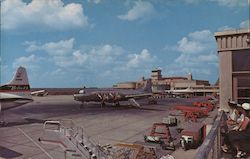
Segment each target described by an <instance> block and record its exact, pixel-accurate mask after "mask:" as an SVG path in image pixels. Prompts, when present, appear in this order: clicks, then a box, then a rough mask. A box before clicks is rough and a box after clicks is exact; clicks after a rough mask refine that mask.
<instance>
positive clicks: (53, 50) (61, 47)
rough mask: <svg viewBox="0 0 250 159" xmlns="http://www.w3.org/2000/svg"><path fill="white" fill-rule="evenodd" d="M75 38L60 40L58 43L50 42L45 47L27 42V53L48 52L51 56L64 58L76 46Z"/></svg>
mask: <svg viewBox="0 0 250 159" xmlns="http://www.w3.org/2000/svg"><path fill="white" fill-rule="evenodd" d="M74 41H75V39H74V38H71V39H69V40H60V41H58V42H49V43H46V44H44V45H40V46H39V45H37V44H36V42H34V41H32V42H29V41H26V42H25V43H24V45H27V46H28V47H27V48H26V51H27V52H34V51H41V50H42V51H46V52H47V53H48V54H49V55H51V56H62V55H66V54H69V53H71V52H72V50H73V45H74Z"/></svg>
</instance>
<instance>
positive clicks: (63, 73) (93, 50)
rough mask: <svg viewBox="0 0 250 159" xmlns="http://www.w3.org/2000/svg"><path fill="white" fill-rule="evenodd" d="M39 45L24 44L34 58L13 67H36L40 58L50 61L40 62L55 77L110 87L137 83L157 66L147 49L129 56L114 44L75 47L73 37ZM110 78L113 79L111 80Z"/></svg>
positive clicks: (25, 58) (155, 58)
mask: <svg viewBox="0 0 250 159" xmlns="http://www.w3.org/2000/svg"><path fill="white" fill-rule="evenodd" d="M38 43H39V42H36V41H31V42H25V43H24V44H25V46H26V51H27V52H29V53H31V52H32V53H33V55H32V56H29V57H21V58H20V59H18V60H16V61H17V62H15V65H17V63H26V64H32V65H35V63H38V64H39V61H38V60H36V59H37V58H38V56H40V58H41V59H49V60H43V62H45V63H46V64H44V65H48V66H49V68H51V71H53V70H54V71H56V73H57V74H60V78H62V79H63V78H67V77H68V76H69V75H72V76H75V75H77V77H78V78H76V79H75V80H76V82H78V83H79V82H80V80H79V79H81V78H82V79H83V78H84V79H85V80H86V81H88V82H90V83H95V82H96V83H99V84H100V83H102V84H103V85H105V84H104V83H103V81H106V82H105V83H109V85H111V84H114V83H115V81H121V80H123V81H124V80H125V81H126V80H136V79H137V78H139V77H140V76H143V75H148V73H149V72H150V70H151V69H152V68H154V67H153V66H154V65H155V64H156V63H157V57H155V56H153V55H152V54H151V53H150V51H149V50H148V49H146V48H144V49H142V50H141V51H139V52H136V53H131V52H130V51H128V50H125V49H124V48H122V47H120V46H117V45H114V44H113V45H112V44H100V45H82V46H80V47H78V46H76V45H75V40H74V38H70V39H66V40H59V41H53V42H47V43H44V44H38ZM20 61H22V62H20ZM49 74H51V73H48V75H49ZM83 75H87V76H86V77H85V76H83ZM110 77H112V80H111V79H110ZM58 78H59V75H58ZM52 80H53V79H52ZM72 80H73V79H72ZM93 80H94V82H93ZM47 81H48V80H47ZM72 82H73V81H72Z"/></svg>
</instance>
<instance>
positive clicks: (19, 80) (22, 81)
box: [8, 66, 29, 86]
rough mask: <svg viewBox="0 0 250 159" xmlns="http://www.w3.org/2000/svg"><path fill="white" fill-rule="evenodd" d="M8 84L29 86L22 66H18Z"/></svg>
mask: <svg viewBox="0 0 250 159" xmlns="http://www.w3.org/2000/svg"><path fill="white" fill-rule="evenodd" d="M8 85H16V86H19V85H20V86H29V80H28V75H27V72H26V69H25V68H24V67H21V66H20V67H19V68H18V69H17V71H16V73H15V75H14V77H13V78H12V80H11V81H10V82H9V83H8Z"/></svg>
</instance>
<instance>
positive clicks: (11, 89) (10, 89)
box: [0, 85, 30, 92]
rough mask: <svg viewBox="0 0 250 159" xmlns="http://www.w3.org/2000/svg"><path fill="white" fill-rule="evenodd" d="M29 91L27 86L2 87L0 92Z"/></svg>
mask: <svg viewBox="0 0 250 159" xmlns="http://www.w3.org/2000/svg"><path fill="white" fill-rule="evenodd" d="M27 91H30V86H29V85H3V86H1V87H0V92H27Z"/></svg>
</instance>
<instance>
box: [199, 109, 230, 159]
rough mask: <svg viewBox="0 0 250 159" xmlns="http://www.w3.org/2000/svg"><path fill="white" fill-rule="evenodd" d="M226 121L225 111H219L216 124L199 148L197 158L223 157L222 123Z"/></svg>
mask: <svg viewBox="0 0 250 159" xmlns="http://www.w3.org/2000/svg"><path fill="white" fill-rule="evenodd" d="M225 121H226V114H225V112H224V111H219V113H218V115H217V118H216V119H215V121H214V124H213V126H212V128H211V130H210V132H209V133H208V135H207V136H206V139H205V141H204V142H203V144H202V145H201V146H200V148H199V149H198V152H197V153H196V155H195V159H220V158H221V132H220V130H221V125H223V124H224V122H225Z"/></svg>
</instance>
